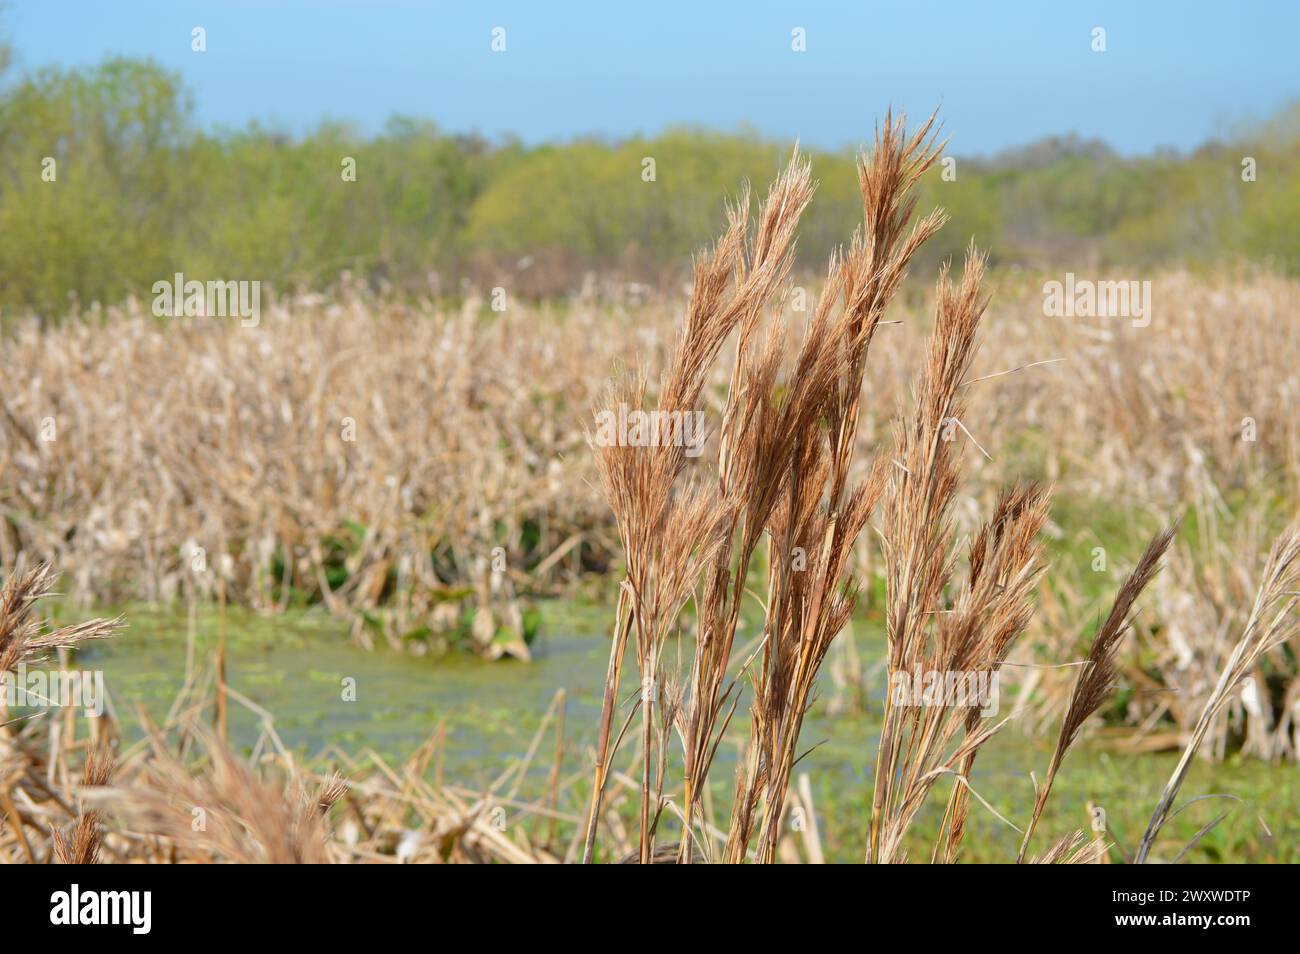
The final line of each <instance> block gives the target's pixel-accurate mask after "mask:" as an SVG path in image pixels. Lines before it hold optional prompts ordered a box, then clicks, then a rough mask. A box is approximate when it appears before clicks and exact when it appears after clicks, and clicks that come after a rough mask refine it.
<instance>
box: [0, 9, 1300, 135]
mask: <svg viewBox="0 0 1300 954" xmlns="http://www.w3.org/2000/svg"><path fill="white" fill-rule="evenodd" d="M195 26H202V27H203V28H204V29H205V30H206V31H207V48H208V49H207V52H206V53H195V52H193V51H191V49H190V31H191V29H192V28H193V27H195ZM497 26H500V27H503V28H505V30H506V51H505V52H504V53H493V52H492V50H491V48H490V43H491V31H492V29H493V28H494V27H497ZM1097 26H1100V27H1104V28H1105V29H1106V44H1107V50H1106V52H1105V53H1094V52H1092V50H1091V49H1090V43H1091V31H1092V29H1093V28H1094V27H1097ZM795 27H802V28H803V29H804V30H805V31H806V36H807V52H804V53H796V52H793V51H792V50H791V30H792V29H794V28H795ZM0 30H2V31H3V32H4V33H5V34H7V36H8V39H9V41H10V42H11V43H12V45H13V46H14V48H15V52H16V55H17V66H18V68H19V69H32V68H36V67H40V66H47V65H60V66H70V65H77V66H80V65H88V64H93V63H96V62H99V61H100V60H101V59H103V58H104V57H105V56H108V55H111V54H125V55H130V56H147V57H152V58H154V59H155V60H157V61H158V62H160V63H162V64H163V65H164V66H166V67H168V68H170V69H172V70H175V71H177V72H178V73H180V74H181V76H182V77H183V78H184V81H185V83H186V85H187V87H188V88H189V89H190V91H191V92H192V94H193V99H194V106H195V116H196V118H197V119H198V120H199V122H200V123H202V124H204V125H205V126H215V125H229V126H242V125H244V124H245V123H246V122H248V121H249V120H252V119H258V120H261V121H263V122H268V123H271V124H273V125H276V126H278V127H282V128H285V129H288V130H290V131H302V130H305V129H308V128H310V127H311V126H313V125H314V124H315V123H316V122H318V121H319V120H321V119H325V118H329V119H336V120H348V121H352V122H354V123H355V124H356V125H357V126H359V127H360V128H361V129H362V130H365V131H373V130H375V129H377V128H379V126H381V125H382V123H383V121H384V119H386V118H387V117H388V116H389V115H391V114H393V113H402V114H407V115H413V116H421V117H427V118H430V119H433V120H434V121H435V122H437V123H438V124H439V125H440V126H442V127H443V128H445V129H449V130H453V131H457V132H469V131H477V132H480V133H483V134H485V135H489V136H496V135H501V134H507V133H511V134H517V135H518V136H520V137H521V138H522V139H524V140H525V141H526V142H530V143H531V142H537V141H541V140H562V139H568V138H571V137H573V136H578V135H586V134H599V135H603V136H609V137H619V136H624V135H628V134H632V133H637V132H645V133H653V132H656V131H658V130H660V129H662V128H664V127H665V126H668V125H673V124H681V123H686V124H694V125H705V126H712V127H717V128H722V129H735V128H737V127H739V126H741V125H748V126H752V127H754V128H756V129H758V130H759V131H761V132H763V133H765V134H769V135H773V136H779V137H783V138H794V137H799V138H800V139H802V140H803V141H804V142H805V143H808V144H811V145H816V146H823V147H835V146H840V145H846V144H857V143H859V142H860V141H861V140H862V139H863V138H864V137H865V136H866V135H867V134H868V133H869V130H870V128H871V125H872V123H873V121H874V120H875V118H876V117H877V116H879V115H880V114H881V113H883V111H884V109H885V107H886V106H887V105H889V104H891V103H892V104H894V105H895V106H897V107H902V108H905V109H907V110H908V111H909V112H911V113H913V114H917V113H927V112H929V110H930V109H931V108H933V107H934V106H936V105H938V106H942V114H943V117H944V122H945V129H946V132H947V133H948V134H949V135H951V136H952V137H953V148H954V150H955V151H956V152H959V153H966V154H972V153H989V152H993V151H996V150H998V149H1001V148H1004V147H1007V146H1013V145H1018V144H1022V143H1024V142H1027V141H1030V140H1032V139H1035V138H1038V137H1040V136H1043V135H1048V134H1052V133H1065V132H1078V133H1080V134H1082V135H1084V136H1097V137H1101V138H1103V139H1105V140H1107V141H1108V142H1110V143H1111V144H1112V145H1113V146H1115V147H1116V148H1117V149H1119V150H1121V151H1123V152H1126V153H1141V152H1148V151H1150V150H1152V149H1154V148H1157V147H1161V146H1173V147H1176V148H1180V149H1187V148H1191V147H1194V146H1196V145H1198V144H1200V143H1201V142H1203V141H1205V140H1206V139H1208V138H1211V137H1212V136H1214V135H1216V134H1217V133H1220V132H1222V131H1224V130H1225V129H1226V128H1228V127H1230V126H1232V125H1235V124H1238V123H1243V122H1249V121H1252V120H1256V119H1261V118H1264V117H1266V116H1268V115H1269V114H1271V113H1273V112H1274V111H1276V110H1277V109H1278V108H1280V107H1281V106H1283V105H1285V104H1286V103H1288V102H1290V101H1293V100H1296V99H1300V67H1297V66H1296V65H1295V64H1296V62H1297V60H1298V59H1300V57H1298V56H1297V53H1296V51H1295V48H1294V47H1295V43H1296V41H1297V39H1300V3H1297V2H1290V0H1276V2H1262V0H1259V2H1251V0H1238V2H1231V3H1217V4H1216V3H1213V2H1200V0H1162V2H1137V0H1130V2H1073V0H1034V2H1022V0H1001V2H939V0H929V2H927V0H845V2H842V3H827V2H803V3H771V2H749V3H739V2H726V3H722V2H710V0H695V2H676V0H650V2H647V3H628V2H624V0H606V2H599V3H597V2H591V3H561V2H545V0H531V2H517V3H498V2H491V0H484V2H475V3H470V2H460V3H451V2H415V0H314V2H305V0H221V2H217V0H8V3H7V5H6V7H5V8H4V9H3V11H2V12H0Z"/></svg>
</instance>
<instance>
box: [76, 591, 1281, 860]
mask: <svg viewBox="0 0 1300 954" xmlns="http://www.w3.org/2000/svg"><path fill="white" fill-rule="evenodd" d="M541 609H542V613H543V626H542V634H541V636H540V638H539V642H538V644H537V645H536V646H535V647H534V649H535V650H536V658H535V660H534V661H533V662H531V663H519V662H514V661H502V662H484V661H482V660H479V659H476V658H472V657H466V656H439V657H428V656H425V657H421V656H415V655H410V654H403V653H398V652H395V651H392V650H390V649H387V648H378V649H375V650H370V651H367V650H364V649H361V648H359V647H357V646H354V645H353V644H351V643H350V642H349V640H348V637H347V630H346V626H345V624H343V623H342V622H340V621H339V620H338V619H335V618H332V617H330V616H328V615H326V614H324V613H322V612H316V611H296V612H290V613H287V614H284V615H281V616H275V617H261V616H257V615H255V614H252V613H248V612H246V611H241V610H230V611H228V613H227V614H226V616H225V621H224V627H225V632H226V643H227V663H226V673H227V681H228V684H229V685H230V687H231V689H232V690H233V691H234V693H236V694H237V696H234V697H232V698H233V699H234V701H232V704H231V707H230V730H231V735H232V741H233V743H234V744H235V745H236V747H238V748H241V749H244V750H245V751H247V750H249V749H251V748H252V747H254V746H255V744H256V743H257V741H258V738H259V736H260V735H261V734H262V731H263V728H264V720H265V719H266V718H268V717H269V718H270V719H271V720H272V724H273V726H274V730H275V732H276V734H277V735H278V736H279V738H280V739H281V740H282V741H283V743H284V744H285V745H286V746H287V747H289V748H291V749H293V750H295V751H296V752H298V753H301V754H302V755H303V756H307V757H321V758H324V759H326V760H327V761H335V762H337V761H340V760H344V761H346V760H359V759H365V758H367V757H370V755H371V753H373V755H374V756H377V757H379V758H382V759H383V760H384V761H386V762H389V763H390V764H395V763H399V762H401V761H402V760H403V759H404V758H406V757H407V756H408V755H410V754H411V753H412V752H413V751H414V750H415V749H416V748H417V747H419V746H420V745H421V744H423V743H425V742H426V741H428V740H429V739H430V738H431V736H433V735H434V733H435V732H439V733H441V735H442V740H441V743H440V745H439V749H438V752H439V754H438V763H439V770H440V771H441V773H442V775H443V777H444V778H447V779H451V780H454V781H455V782H457V783H459V784H461V785H464V786H467V787H483V786H487V785H488V784H490V783H491V781H492V780H493V779H495V778H496V777H497V776H499V775H500V774H501V773H502V772H503V771H504V770H506V769H507V768H508V767H510V766H511V765H512V764H515V763H516V760H517V759H518V758H519V756H520V755H521V754H523V753H524V752H525V751H526V750H527V749H528V747H529V744H530V742H532V741H533V738H534V736H535V735H536V734H537V731H538V728H539V726H541V725H542V724H543V721H544V718H545V713H546V712H547V710H548V709H549V708H550V707H551V706H552V703H553V701H554V699H555V695H556V692H557V691H558V690H560V689H563V690H565V700H564V702H565V705H564V711H565V734H564V735H565V753H566V755H565V763H566V764H565V769H566V772H579V773H580V772H581V771H582V770H583V768H584V767H585V766H586V765H587V764H588V763H587V759H588V750H589V747H590V745H591V743H592V742H593V741H594V738H595V734H596V726H597V723H598V719H599V708H600V701H601V691H602V688H603V685H604V679H605V672H606V667H607V664H608V659H609V640H608V636H607V633H608V627H609V613H610V611H609V609H608V608H607V607H605V606H602V605H599V604H592V603H575V602H558V601H557V602H550V603H544V604H542V607H541ZM118 611H120V612H122V613H123V615H125V616H126V617H127V620H128V626H127V628H126V629H125V630H124V631H123V632H122V633H121V635H120V636H118V637H116V638H114V639H112V640H105V641H102V642H99V643H95V644H93V645H92V646H91V647H90V648H88V649H84V650H82V651H81V652H80V654H79V655H78V657H77V659H76V662H75V666H76V667H77V668H80V669H92V670H102V671H103V673H104V677H105V684H106V687H107V690H108V694H109V697H110V701H109V706H110V711H111V712H112V713H113V715H114V716H115V717H116V719H117V720H118V722H119V723H120V724H121V725H122V726H123V731H124V735H125V736H126V737H127V739H128V741H129V740H130V739H131V738H132V737H136V736H138V734H139V725H140V720H141V715H142V714H144V713H147V714H148V716H149V718H151V719H152V720H154V721H155V722H162V721H163V720H164V719H165V718H166V716H167V714H168V712H169V711H170V710H171V709H172V707H173V705H174V703H175V701H176V697H177V693H178V691H179V690H180V688H181V686H182V685H183V684H184V682H185V680H186V675H187V672H192V673H194V674H196V675H197V674H201V673H207V674H208V675H209V677H210V670H211V658H212V654H213V651H214V649H215V647H216V645H217V634H218V632H219V628H220V627H221V625H222V623H221V621H220V619H219V617H218V614H217V611H216V610H215V609H212V608H201V609H199V610H198V611H197V612H196V613H194V614H193V615H191V614H188V613H186V612H185V611H184V610H180V611H177V610H174V609H157V608H150V607H141V606H131V607H125V608H114V609H113V612H118ZM79 618H84V615H83V616H81V617H79ZM857 642H858V645H859V650H860V652H861V655H862V657H863V659H864V660H865V661H866V663H867V665H868V668H869V667H870V663H871V661H872V660H874V659H876V658H878V656H879V655H880V653H879V650H880V649H882V648H883V647H882V646H881V645H880V643H881V642H882V638H881V637H880V635H879V634H878V633H874V634H873V632H872V631H871V630H870V629H869V627H865V626H864V625H863V624H861V623H859V624H858V628H857ZM628 665H629V669H630V671H632V672H635V666H634V663H633V661H632V660H631V659H629V662H628ZM349 688H351V689H352V691H351V692H349V691H348V690H349ZM882 692H883V686H880V685H878V686H875V687H874V688H873V689H872V690H871V691H870V692H869V699H868V707H867V712H866V713H860V714H857V715H834V716H832V715H830V714H828V712H827V710H826V706H825V705H824V704H822V702H819V703H818V704H816V705H814V707H813V709H812V711H811V712H810V714H809V718H808V719H807V721H806V723H805V726H804V732H803V738H802V740H801V748H802V749H804V750H807V754H806V756H805V757H804V758H803V759H802V760H801V761H800V763H799V765H798V767H797V769H796V771H797V772H800V773H802V772H806V773H808V774H809V775H810V778H811V780H812V782H813V791H814V793H815V800H816V802H817V805H818V811H819V814H822V813H825V814H826V815H827V816H828V817H826V819H825V821H824V823H823V824H824V830H826V831H828V832H829V836H830V837H831V838H834V834H835V832H837V831H842V832H844V833H846V837H848V836H849V835H851V833H853V832H856V831H859V830H860V829H861V825H862V823H863V822H864V820H865V807H864V806H865V799H866V795H867V790H868V783H869V780H870V776H871V771H872V760H873V758H874V755H875V749H876V736H877V731H876V728H877V726H876V716H874V715H873V714H872V713H873V712H875V713H878V712H879V709H880V699H881V693H882ZM829 694H830V686H829V681H828V679H827V677H826V676H825V674H823V677H822V686H821V692H820V695H821V696H822V697H823V700H822V701H823V702H824V698H825V697H826V696H828V695H829ZM350 696H354V697H355V698H349V697H350ZM244 700H247V703H245V701H244ZM742 715H743V709H742V714H738V717H737V719H736V722H735V725H736V726H737V728H734V729H733V730H732V734H733V735H735V736H736V737H737V740H739V735H740V730H739V727H742V726H743V725H744V724H745V721H744V720H743V718H742ZM553 728H554V724H553V723H551V724H550V726H549V728H548V732H547V735H546V738H545V739H544V741H543V742H542V743H541V747H540V751H541V752H542V753H543V755H542V756H541V757H539V758H538V759H536V760H535V765H534V767H533V769H534V773H535V774H537V775H540V776H544V775H545V773H546V772H547V770H548V768H549V761H550V758H551V753H552V752H553V747H554V740H553V735H552V734H551V731H552V730H553ZM1051 741H1052V740H1045V739H1034V738H1029V737H1027V736H1026V735H1025V734H1024V733H1022V732H1021V731H1019V730H1018V729H1016V728H1014V727H1013V728H1009V729H1007V730H1005V731H1003V732H1002V733H1001V734H1000V735H999V736H998V737H997V738H996V739H995V740H994V742H993V743H992V744H990V745H989V746H988V747H987V748H986V750H985V751H984V752H983V753H981V755H980V759H979V761H978V762H977V764H976V770H975V773H974V776H973V779H972V782H973V785H974V787H975V789H976V790H977V791H978V792H980V793H983V794H986V795H987V797H988V798H989V800H990V802H991V803H992V804H993V805H994V807H996V808H997V810H998V811H999V812H1001V813H1005V814H1008V815H1010V816H1013V817H1014V816H1017V815H1019V814H1023V813H1024V811H1025V810H1026V809H1027V806H1028V804H1029V803H1031V802H1032V798H1033V782H1032V781H1031V779H1030V773H1031V772H1035V773H1038V776H1039V777H1041V773H1042V771H1043V769H1044V767H1045V766H1046V764H1047V761H1048V758H1049V756H1050V749H1051ZM735 751H736V746H733V745H724V746H723V747H722V748H721V749H720V750H719V756H718V767H717V768H716V769H715V772H714V784H715V785H721V786H723V787H727V786H729V784H730V779H731V777H732V771H731V766H732V765H733V764H734V753H735ZM1173 763H1174V755H1173V754H1172V753H1162V754H1159V755H1151V754H1147V755H1133V754H1121V753H1119V752H1115V751H1112V750H1109V749H1105V748H1101V747H1099V746H1096V745H1089V744H1085V745H1084V746H1081V747H1079V748H1077V749H1076V750H1075V751H1072V752H1071V754H1070V757H1069V758H1068V759H1067V762H1066V766H1065V769H1064V770H1063V771H1062V773H1061V776H1060V777H1059V778H1058V782H1057V786H1056V796H1055V797H1054V799H1053V802H1052V803H1049V810H1048V815H1047V817H1046V819H1045V823H1046V824H1047V826H1048V827H1049V828H1051V827H1053V826H1055V827H1059V828H1060V829H1061V830H1062V831H1067V830H1070V829H1073V828H1084V829H1085V830H1086V828H1087V824H1088V822H1087V803H1088V802H1089V801H1095V802H1098V803H1101V804H1104V805H1105V806H1106V807H1107V809H1108V813H1109V815H1110V818H1111V824H1112V831H1113V833H1114V834H1115V835H1116V839H1117V840H1121V839H1123V840H1127V841H1134V840H1135V839H1136V837H1137V836H1138V835H1140V829H1141V827H1142V823H1143V822H1144V820H1145V817H1146V816H1147V815H1149V812H1150V806H1152V805H1154V803H1155V800H1156V798H1157V797H1158V793H1159V791H1160V788H1161V786H1162V784H1163V782H1164V780H1165V779H1166V778H1167V777H1168V774H1169V770H1170V769H1171V768H1172V766H1173ZM1298 780H1300V776H1298V774H1297V770H1296V768H1295V767H1294V766H1286V767H1281V766H1268V765H1264V764H1262V763H1259V762H1256V761H1251V760H1245V761H1242V762H1239V763H1237V764H1234V765H1233V766H1232V767H1231V769H1230V770H1225V769H1224V767H1223V766H1212V765H1208V764H1200V763H1198V764H1197V765H1196V766H1195V767H1194V769H1193V772H1192V774H1191V776H1190V777H1189V780H1188V782H1187V785H1186V787H1185V792H1186V793H1187V794H1188V796H1189V797H1190V796H1192V795H1195V794H1199V793H1205V792H1225V791H1226V792H1229V793H1231V794H1233V795H1235V796H1238V797H1241V798H1243V799H1245V801H1244V802H1242V803H1240V804H1242V805H1245V808H1243V809H1241V810H1240V811H1238V812H1236V813H1235V816H1236V817H1234V818H1231V819H1229V820H1228V821H1226V822H1225V823H1223V824H1222V825H1220V826H1219V827H1218V828H1217V829H1216V830H1215V831H1214V832H1212V833H1211V835H1209V836H1207V837H1206V838H1205V839H1204V840H1203V842H1202V844H1201V846H1200V847H1199V848H1198V851H1199V852H1201V853H1205V852H1213V851H1215V850H1222V851H1224V852H1225V853H1226V852H1228V851H1229V846H1227V845H1223V846H1220V847H1219V848H1217V849H1216V839H1231V840H1232V841H1233V844H1232V845H1231V851H1233V852H1237V853H1240V852H1241V851H1245V852H1247V853H1248V854H1255V855H1258V856H1259V860H1294V859H1295V858H1296V856H1297V854H1298V853H1300V849H1297V847H1296V842H1297V841H1300V838H1298V837H1297V832H1298V831H1300V783H1298ZM946 791H947V788H946V786H945V787H944V792H945V797H946ZM1198 807H1199V806H1198ZM1212 810H1214V809H1211V808H1209V807H1206V808H1205V810H1204V812H1202V814H1204V813H1206V812H1210V811H1212ZM1185 817H1186V820H1187V827H1188V829H1189V831H1188V837H1191V835H1192V834H1195V832H1196V831H1197V829H1198V828H1199V827H1200V825H1201V824H1203V823H1204V822H1205V821H1206V820H1207V819H1206V818H1200V816H1199V815H1198V814H1197V812H1196V811H1189V812H1188V813H1186V816H1185ZM1179 821H1180V822H1181V821H1182V819H1180V820H1179ZM973 824H974V825H975V826H976V827H978V828H980V829H982V832H981V838H980V840H978V841H977V842H976V843H975V848H974V852H973V855H974V856H975V857H979V856H984V857H985V858H986V859H989V860H1002V859H1005V858H1006V857H1007V856H1008V853H1010V854H1011V855H1014V848H1015V845H1016V840H1015V832H1014V831H1012V830H1011V829H1009V828H1007V827H1006V826H1004V825H1003V824H1002V823H1000V822H997V821H995V820H993V819H992V817H991V816H988V817H985V818H983V819H982V820H978V821H975V822H973ZM1265 824H1266V825H1267V826H1268V827H1267V830H1266V829H1265V828H1264V827H1263V825H1265ZM1121 826H1122V828H1121ZM1121 831H1122V835H1121V834H1120V832H1121ZM1269 832H1271V834H1270V833H1269ZM1121 843H1122V840H1121ZM1201 860H1209V859H1208V858H1207V859H1201Z"/></svg>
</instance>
